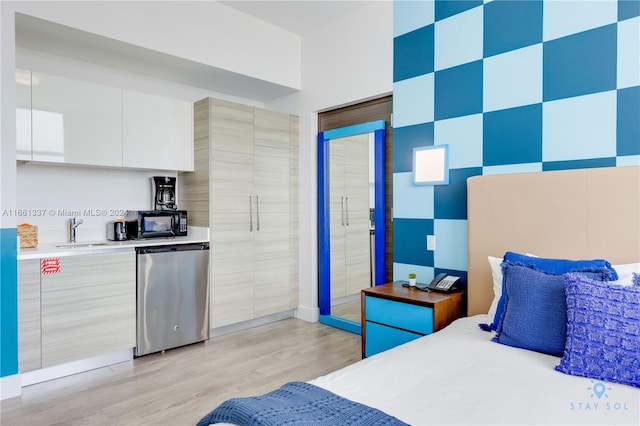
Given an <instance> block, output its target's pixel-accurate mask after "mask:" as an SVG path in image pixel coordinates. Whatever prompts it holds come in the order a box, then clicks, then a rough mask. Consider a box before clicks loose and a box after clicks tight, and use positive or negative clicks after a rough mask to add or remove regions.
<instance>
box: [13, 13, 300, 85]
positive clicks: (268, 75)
mask: <svg viewBox="0 0 640 426" xmlns="http://www.w3.org/2000/svg"><path fill="white" fill-rule="evenodd" d="M3 3H5V2H4V1H3ZM10 3H11V4H12V5H13V7H15V9H16V10H17V11H18V12H21V13H24V14H27V15H30V16H34V17H36V18H41V19H45V20H47V21H51V22H55V23H58V24H62V25H67V26H69V27H73V28H77V29H80V30H84V31H88V32H91V33H94V34H98V35H101V36H104V37H109V38H111V39H114V40H119V41H123V42H127V43H130V44H134V45H136V46H140V47H145V48H148V49H152V50H155V51H158V52H162V53H166V54H170V55H173V56H177V57H179V58H184V59H188V60H191V61H194V62H198V63H201V64H205V65H210V66H213V67H217V68H221V69H223V70H227V71H232V72H237V73H239V74H243V75H246V76H250V77H255V78H258V79H261V80H265V81H270V82H273V83H277V84H281V85H283V86H288V87H292V88H299V87H300V78H301V77H300V38H299V37H298V36H297V35H295V34H292V33H290V32H288V31H285V30H283V29H280V28H278V27H275V26H273V25H271V24H268V23H266V22H264V21H261V20H258V19H255V18H253V17H250V16H248V15H246V14H243V13H241V12H239V11H237V10H235V9H232V8H229V7H227V6H224V5H223V4H220V3H217V2H213V1H118V2H115V1H66V2H65V1H63V2H60V1H25V2H10ZM256 64H269V66H264V65H262V66H256Z"/></svg>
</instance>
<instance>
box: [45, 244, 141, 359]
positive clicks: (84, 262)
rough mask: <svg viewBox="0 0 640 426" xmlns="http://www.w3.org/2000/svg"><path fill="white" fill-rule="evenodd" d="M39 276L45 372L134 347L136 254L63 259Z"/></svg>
mask: <svg viewBox="0 0 640 426" xmlns="http://www.w3.org/2000/svg"><path fill="white" fill-rule="evenodd" d="M59 260H60V268H59V272H57V273H50V274H43V275H42V276H41V286H42V289H41V304H42V319H41V324H42V367H50V366H54V365H58V364H62V363H66V362H70V361H76V360H81V359H85V358H89V357H93V356H97V355H102V354H105V353H109V352H114V351H118V350H123V349H127V348H133V347H134V346H135V345H136V258H135V253H134V252H127V253H104V254H91V255H78V256H66V257H60V258H59Z"/></svg>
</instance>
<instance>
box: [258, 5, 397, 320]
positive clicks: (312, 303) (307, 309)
mask: <svg viewBox="0 0 640 426" xmlns="http://www.w3.org/2000/svg"><path fill="white" fill-rule="evenodd" d="M302 52H303V55H302V91H301V92H299V93H296V94H294V95H290V96H286V97H283V98H280V99H278V100H276V101H274V102H268V103H266V104H265V107H266V108H270V109H276V110H281V111H284V112H289V113H293V114H298V115H299V116H300V166H301V167H300V215H301V217H300V281H301V282H300V286H301V287H300V306H299V309H298V316H299V317H300V318H302V319H305V320H308V321H316V320H317V318H318V265H317V259H318V249H317V246H318V241H317V229H318V223H317V212H318V206H317V193H318V191H317V163H318V161H317V139H316V138H317V134H318V123H317V113H318V111H323V110H327V109H332V108H334V107H338V106H343V105H345V104H351V103H355V102H356V101H361V100H366V99H371V98H375V97H379V96H381V95H386V94H389V93H391V92H392V90H393V3H392V2H391V1H373V2H371V3H370V4H368V5H366V6H363V7H362V8H359V9H357V10H356V11H355V12H354V13H353V14H350V15H347V16H344V17H342V18H341V19H338V20H336V21H334V22H331V23H328V24H327V26H324V27H322V28H321V29H320V30H318V31H317V32H315V33H313V34H311V35H309V36H307V37H304V38H303V40H302Z"/></svg>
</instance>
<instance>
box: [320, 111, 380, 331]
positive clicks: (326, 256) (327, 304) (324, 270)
mask: <svg viewBox="0 0 640 426" xmlns="http://www.w3.org/2000/svg"><path fill="white" fill-rule="evenodd" d="M371 132H373V134H374V168H375V185H374V192H375V217H374V223H375V238H374V247H375V249H374V252H375V259H376V261H375V271H374V277H375V285H380V284H384V282H385V281H386V262H385V257H386V246H385V244H386V231H385V222H386V217H385V216H386V211H385V207H386V206H385V158H384V151H385V146H384V145H385V121H384V120H377V121H371V122H368V123H362V124H356V125H353V126H347V127H341V128H339V129H332V130H327V131H325V132H320V133H318V305H319V308H320V322H321V323H323V324H327V325H331V326H333V327H337V328H341V329H343V330H347V331H350V332H352V333H356V334H362V326H361V324H359V323H357V322H355V321H350V320H347V319H344V318H340V317H335V316H333V315H331V246H330V236H331V234H330V232H331V231H330V217H329V195H330V194H329V187H330V186H329V145H330V141H331V140H332V139H337V138H344V137H348V136H354V135H359V134H363V133H371Z"/></svg>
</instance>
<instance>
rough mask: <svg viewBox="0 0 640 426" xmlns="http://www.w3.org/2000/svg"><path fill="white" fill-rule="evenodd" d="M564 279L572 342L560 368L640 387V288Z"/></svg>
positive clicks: (559, 369) (568, 277)
mask: <svg viewBox="0 0 640 426" xmlns="http://www.w3.org/2000/svg"><path fill="white" fill-rule="evenodd" d="M565 281H566V287H567V290H566V295H567V321H568V322H567V342H566V346H565V349H564V356H563V357H562V359H561V360H560V365H558V366H557V367H556V370H558V371H562V372H563V373H567V374H572V375H575V376H584V377H591V378H594V379H600V380H607V381H610V382H616V383H623V384H626V385H631V386H635V387H640V355H639V354H640V288H639V287H636V286H630V287H622V286H617V285H614V284H609V283H602V282H598V281H593V280H590V279H588V278H585V277H582V276H580V275H576V274H567V275H566V276H565Z"/></svg>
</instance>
